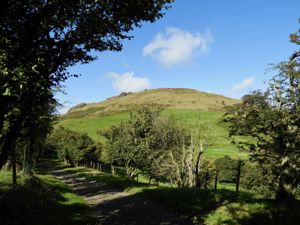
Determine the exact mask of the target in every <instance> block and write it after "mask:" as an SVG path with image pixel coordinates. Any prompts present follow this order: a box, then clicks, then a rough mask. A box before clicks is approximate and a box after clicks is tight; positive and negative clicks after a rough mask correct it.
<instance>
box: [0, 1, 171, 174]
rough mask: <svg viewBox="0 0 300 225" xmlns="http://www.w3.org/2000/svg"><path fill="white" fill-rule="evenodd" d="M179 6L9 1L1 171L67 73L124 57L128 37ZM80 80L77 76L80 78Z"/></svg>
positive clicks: (0, 70)
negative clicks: (109, 56)
mask: <svg viewBox="0 0 300 225" xmlns="http://www.w3.org/2000/svg"><path fill="white" fill-rule="evenodd" d="M172 1H173V0H146V1H133V0H122V1H120V0H101V1H100V0H99V1H97V0H96V1H95V0H80V1H79V0H76V1H74V0H68V1H56V0H46V1H45V0H5V1H4V5H3V7H1V13H0V15H1V16H0V108H1V112H0V132H1V133H0V169H1V168H2V166H3V165H4V163H5V162H6V161H7V159H8V157H9V155H10V153H11V152H12V149H14V145H15V143H16V139H17V138H18V137H19V136H20V133H21V131H22V129H23V128H24V126H26V124H28V123H27V122H26V120H27V119H28V118H30V115H31V114H32V110H33V109H34V110H37V111H39V110H40V108H39V107H38V106H39V105H40V104H41V103H42V101H43V99H45V98H46V99H48V100H49V99H53V95H51V89H52V88H53V87H55V86H57V85H59V84H60V83H61V82H62V81H64V80H65V79H67V78H68V77H69V76H71V74H68V72H67V68H68V67H70V66H73V65H75V64H76V63H88V62H91V61H93V60H94V59H95V57H94V56H93V55H92V54H91V52H92V51H98V52H102V51H107V50H111V51H120V50H121V49H122V40H124V39H131V38H132V37H131V36H129V35H128V32H129V31H131V30H132V29H133V28H135V27H140V26H141V25H142V23H143V22H147V21H149V22H154V21H156V20H157V19H159V18H160V17H162V16H163V9H166V8H168V7H169V5H170V3H171V2H172ZM74 76H76V75H74Z"/></svg>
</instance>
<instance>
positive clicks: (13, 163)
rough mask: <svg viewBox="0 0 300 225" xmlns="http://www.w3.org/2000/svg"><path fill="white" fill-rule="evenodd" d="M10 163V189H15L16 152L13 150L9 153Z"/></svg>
mask: <svg viewBox="0 0 300 225" xmlns="http://www.w3.org/2000/svg"><path fill="white" fill-rule="evenodd" d="M11 163H12V178H13V179H12V187H13V189H15V188H16V187H17V165H16V150H15V148H13V149H12V151H11Z"/></svg>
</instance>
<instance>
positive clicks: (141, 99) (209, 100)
mask: <svg viewBox="0 0 300 225" xmlns="http://www.w3.org/2000/svg"><path fill="white" fill-rule="evenodd" d="M238 102H239V100H237V99H232V98H228V97H225V96H223V95H218V94H213V93H207V92H202V91H198V90H194V89H188V88H159V89H149V90H144V91H141V92H135V93H131V92H129V93H125V92H123V93H121V94H120V95H118V96H114V97H111V98H107V99H106V100H105V101H102V102H98V103H81V104H79V105H77V106H74V107H73V108H71V109H70V110H69V111H68V113H67V114H65V115H64V116H63V117H96V116H99V115H109V114H113V113H117V112H123V111H128V110H130V109H131V108H133V107H134V106H137V105H141V104H147V105H159V106H161V107H162V108H166V109H194V110H199V111H214V112H218V111H223V110H224V109H223V107H224V105H233V104H236V103H238Z"/></svg>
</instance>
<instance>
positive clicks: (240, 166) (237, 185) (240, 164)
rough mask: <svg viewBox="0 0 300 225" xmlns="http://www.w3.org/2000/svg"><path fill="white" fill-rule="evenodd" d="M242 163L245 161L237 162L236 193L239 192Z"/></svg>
mask: <svg viewBox="0 0 300 225" xmlns="http://www.w3.org/2000/svg"><path fill="white" fill-rule="evenodd" d="M242 162H243V161H241V160H238V161H237V176H236V187H235V191H236V192H239V187H240V178H241V168H242Z"/></svg>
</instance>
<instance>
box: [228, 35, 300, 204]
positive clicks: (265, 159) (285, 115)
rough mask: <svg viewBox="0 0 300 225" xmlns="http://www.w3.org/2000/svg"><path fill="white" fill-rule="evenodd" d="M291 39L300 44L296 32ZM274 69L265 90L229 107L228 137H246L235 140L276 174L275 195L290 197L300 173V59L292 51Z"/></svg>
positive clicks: (292, 196)
mask: <svg viewBox="0 0 300 225" xmlns="http://www.w3.org/2000/svg"><path fill="white" fill-rule="evenodd" d="M291 40H292V42H294V43H296V44H299V34H298V35H296V34H294V35H292V39H291ZM274 68H275V69H276V71H278V75H276V76H274V77H273V78H272V79H271V80H270V82H269V88H268V90H267V91H264V92H262V91H255V92H252V93H250V94H248V95H246V96H244V97H243V98H242V103H240V104H237V105H234V106H231V107H228V108H227V113H226V119H225V120H226V121H227V122H229V123H230V127H229V129H230V135H231V136H244V137H248V138H249V139H248V141H238V142H237V143H238V145H239V146H240V147H241V148H242V149H246V150H247V151H249V152H250V156H251V160H253V161H255V162H258V163H260V165H261V166H262V167H263V168H269V169H270V170H271V171H272V174H274V175H275V178H276V180H274V182H276V183H277V184H278V186H277V187H278V188H277V193H276V198H277V199H278V200H289V199H294V198H295V193H296V190H297V187H298V184H299V174H300V151H299V149H300V116H299V115H300V70H299V68H300V58H299V56H297V54H294V56H293V57H291V60H290V61H288V62H282V63H280V64H278V65H276V66H275V67H274Z"/></svg>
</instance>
